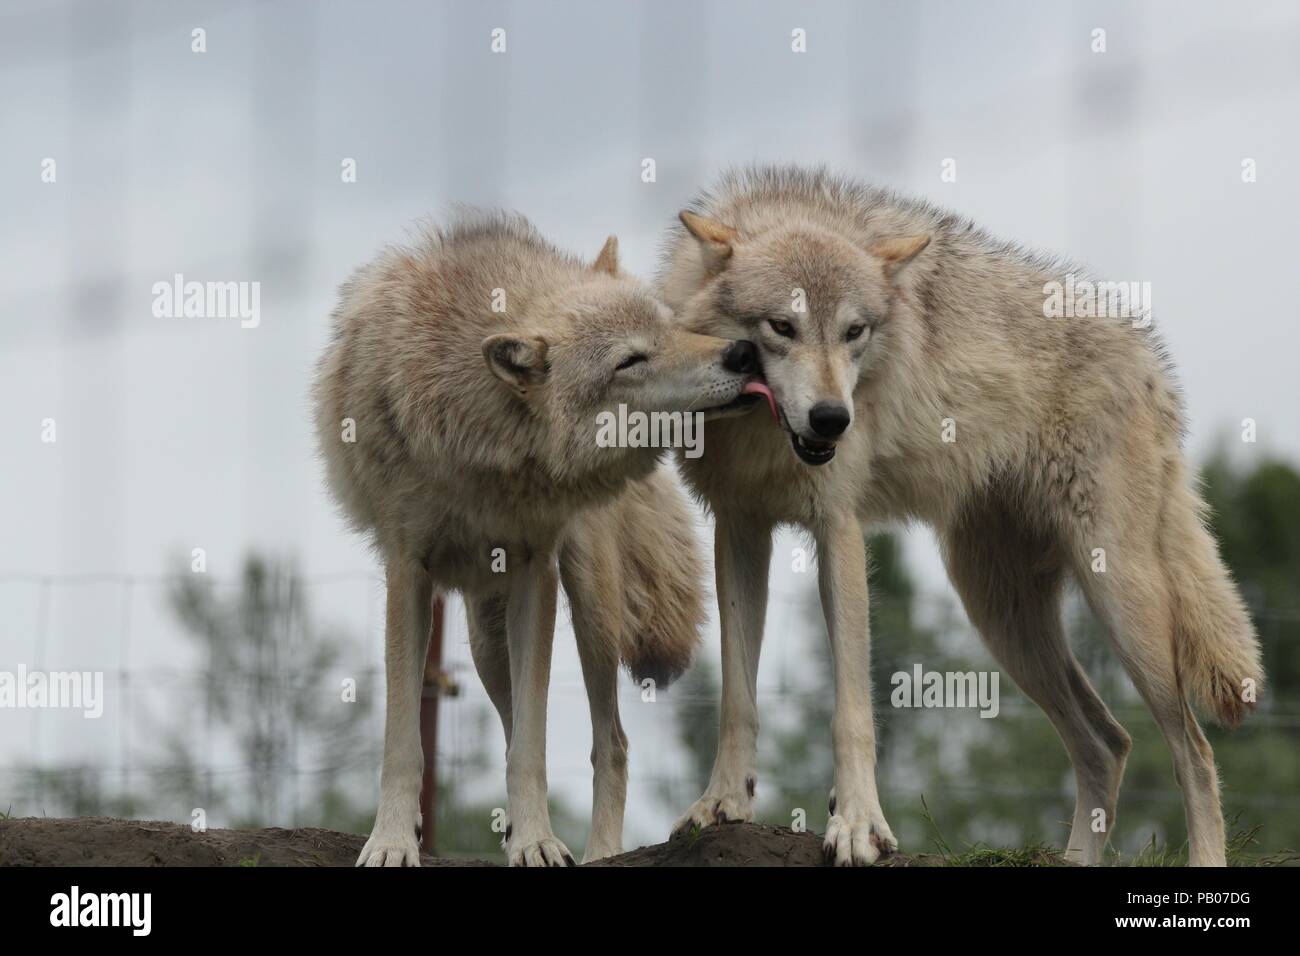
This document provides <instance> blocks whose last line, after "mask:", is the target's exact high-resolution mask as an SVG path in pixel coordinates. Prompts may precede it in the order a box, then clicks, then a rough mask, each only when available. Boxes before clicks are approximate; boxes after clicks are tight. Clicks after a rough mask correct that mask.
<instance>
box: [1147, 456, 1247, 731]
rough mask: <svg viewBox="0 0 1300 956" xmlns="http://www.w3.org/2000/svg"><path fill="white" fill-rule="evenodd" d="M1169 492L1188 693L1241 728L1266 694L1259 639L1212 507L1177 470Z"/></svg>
mask: <svg viewBox="0 0 1300 956" xmlns="http://www.w3.org/2000/svg"><path fill="white" fill-rule="evenodd" d="M1177 472H1178V473H1177V474H1176V475H1174V476H1173V478H1174V480H1172V481H1171V482H1170V486H1169V487H1168V495H1169V498H1168V502H1167V505H1166V510H1165V521H1164V528H1163V530H1162V534H1161V539H1162V540H1161V543H1162V545H1163V550H1164V554H1165V566H1166V568H1168V571H1169V579H1170V587H1171V591H1172V593H1173V598H1174V601H1173V607H1174V627H1173V641H1174V659H1175V662H1176V666H1177V671H1178V680H1179V682H1180V683H1181V684H1182V686H1183V692H1184V694H1186V695H1188V696H1189V697H1190V698H1191V699H1192V700H1193V702H1195V703H1196V704H1198V705H1199V706H1200V708H1201V709H1202V710H1204V711H1205V712H1206V714H1207V715H1208V716H1211V717H1213V718H1214V719H1215V720H1217V721H1218V722H1219V723H1220V724H1223V725H1224V726H1226V727H1235V726H1236V725H1237V724H1239V723H1240V722H1241V720H1242V718H1244V717H1245V716H1246V714H1247V713H1249V712H1250V711H1252V710H1254V709H1255V702H1256V700H1257V698H1258V694H1259V692H1260V691H1261V690H1262V689H1263V684H1264V668H1263V664H1262V663H1261V661H1260V650H1259V639H1258V638H1257V637H1256V636H1255V628H1254V626H1253V625H1252V624H1251V620H1250V615H1249V614H1248V613H1247V611H1246V607H1245V605H1244V604H1243V602H1242V600H1241V595H1240V593H1238V591H1237V587H1236V585H1235V584H1234V583H1233V581H1232V578H1231V576H1230V575H1229V574H1228V569H1227V568H1226V567H1224V564H1223V559H1222V558H1220V557H1219V549H1218V547H1217V545H1216V544H1215V541H1214V538H1213V537H1212V536H1211V535H1210V532H1209V531H1208V530H1207V528H1206V521H1205V519H1206V512H1207V510H1208V508H1207V506H1206V504H1205V502H1204V501H1203V500H1202V499H1201V497H1200V496H1199V495H1198V494H1197V493H1196V492H1195V491H1194V490H1193V489H1192V487H1191V485H1190V484H1189V482H1188V481H1187V480H1186V477H1185V475H1184V474H1182V468H1181V466H1179V467H1178V469H1177Z"/></svg>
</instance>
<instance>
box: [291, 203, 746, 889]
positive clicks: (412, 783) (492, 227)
mask: <svg viewBox="0 0 1300 956" xmlns="http://www.w3.org/2000/svg"><path fill="white" fill-rule="evenodd" d="M753 369H754V349H753V346H752V345H750V344H749V343H737V342H733V341H730V340H724V339H720V338H716V337H712V336H706V335H700V334H696V333H691V332H689V331H687V330H685V329H683V328H680V327H677V326H675V325H673V324H672V323H671V321H670V316H669V313H668V311H667V310H666V309H665V308H664V306H663V305H662V304H661V303H659V302H657V301H656V300H655V299H654V298H653V297H652V295H651V294H650V293H649V291H648V290H647V289H646V287H644V286H643V285H642V284H641V283H639V282H637V281H635V280H633V279H632V278H630V277H628V276H627V275H625V274H623V273H622V272H620V271H619V268H618V246H617V240H616V239H615V238H614V237H612V236H611V237H610V239H609V241H608V242H607V243H606V245H605V247H604V248H603V249H602V250H601V252H600V255H599V256H598V257H597V258H596V260H595V262H594V263H592V264H587V263H584V262H583V261H581V260H580V259H578V258H577V257H575V256H571V255H568V254H566V253H563V252H561V251H559V250H558V249H556V248H555V247H554V246H552V245H551V244H550V243H548V242H547V241H545V240H544V239H543V238H542V237H541V236H540V235H539V234H538V233H537V231H536V230H535V229H534V228H533V227H532V226H531V225H530V224H529V223H528V222H527V221H526V220H525V219H523V218H521V217H518V216H513V215H507V214H504V213H479V212H462V213H461V214H459V215H457V216H456V217H455V218H454V219H453V220H452V221H451V222H450V223H449V224H448V225H447V226H445V227H444V228H441V229H436V228H431V229H429V230H426V231H425V233H424V234H423V235H422V236H421V238H420V239H419V240H418V241H417V242H415V243H414V244H412V245H409V246H406V247H395V248H390V249H388V250H386V251H384V252H383V253H382V254H380V255H379V256H378V257H377V258H376V259H375V260H374V261H372V262H371V263H369V264H368V265H365V266H363V267H362V268H360V269H359V270H357V272H356V273H355V274H353V276H352V277H351V278H350V279H349V280H348V281H347V282H346V283H345V284H344V285H343V287H342V290H341V292H340V298H339V304H338V306H337V308H336V309H335V311H334V314H333V336H332V340H331V343H330V345H329V347H328V349H327V350H326V352H325V353H324V355H323V356H322V358H321V360H320V363H319V366H318V369H317V373H316V378H315V382H314V395H313V397H314V403H315V424H316V432H317V438H318V444H319V449H320V453H321V456H322V457H323V459H324V463H325V470H326V475H327V482H328V485H329V488H330V490H331V491H332V493H333V495H334V497H335V498H336V499H337V501H338V502H339V504H340V505H341V508H342V511H343V512H344V514H345V515H346V517H347V518H348V520H349V521H350V522H351V524H352V525H353V527H354V528H355V529H357V530H359V531H361V532H363V533H364V534H366V535H368V536H369V538H370V540H371V541H372V543H373V545H374V547H375V549H376V551H377V552H378V555H379V556H380V558H381V559H382V560H383V562H384V568H385V577H386V582H387V592H388V593H387V617H386V623H385V672H386V681H387V709H386V714H385V730H384V757H383V768H382V771H381V775H380V798H379V807H378V811H377V813H376V817H375V825H374V830H373V832H372V833H371V835H370V838H369V840H368V841H367V842H366V844H365V846H364V848H363V849H362V851H361V855H360V858H359V859H358V865H359V866H360V865H365V866H401V865H405V864H410V865H419V852H418V847H417V840H416V832H417V831H416V827H417V824H418V820H419V814H418V801H419V793H420V775H421V769H422V757H421V750H420V739H419V728H418V719H417V715H418V711H419V701H420V675H421V670H422V666H423V661H424V656H425V651H426V648H427V642H428V637H429V627H430V599H431V595H432V593H433V592H434V590H435V589H437V590H439V591H450V590H456V591H459V592H461V593H462V594H463V596H464V600H465V604H466V607H467V614H468V618H469V630H470V648H471V655H472V657H473V659H474V663H475V667H476V669H477V671H478V673H479V676H480V677H481V678H482V680H483V684H484V686H485V688H486V689H487V692H488V695H489V697H490V698H491V700H492V703H493V705H494V706H495V707H496V709H497V712H498V714H499V715H500V718H501V723H502V727H503V729H504V731H505V738H506V748H507V749H506V789H507V798H508V813H509V818H510V822H509V827H508V829H507V831H506V838H505V841H504V847H505V851H506V856H507V861H508V863H509V864H511V865H526V866H542V865H549V866H560V865H566V864H572V863H573V857H572V855H571V854H570V852H569V850H568V848H567V847H565V845H564V844H563V843H562V842H560V841H559V840H558V839H556V837H555V835H554V833H553V832H552V830H551V824H550V819H549V815H548V812H547V804H546V750H545V746H546V739H545V735H546V696H547V683H548V680H549V675H550V659H551V644H552V637H553V631H554V625H555V611H556V601H557V587H558V585H559V584H560V582H563V585H564V587H565V590H566V593H567V595H568V597H569V601H570V605H571V608H572V613H573V623H574V630H575V633H576V635H577V642H578V650H579V655H580V659H581V663H582V668H583V676H584V681H585V683H586V687H587V693H588V698H589V703H590V708H591V718H592V728H593V748H592V763H593V770H594V776H593V791H594V794H593V807H592V834H591V838H590V840H589V842H588V846H587V852H586V855H585V859H586V860H593V859H598V858H600V857H603V856H609V855H611V854H614V853H618V852H620V849H621V840H622V824H623V808H624V802H625V797H626V777H627V772H626V762H627V738H626V736H625V735H624V733H623V729H622V726H621V724H620V722H619V715H618V702H617V697H616V680H617V670H618V662H619V660H620V658H621V659H622V661H623V662H624V663H625V664H626V665H627V666H628V668H629V669H630V670H631V671H632V673H633V674H634V676H636V677H638V678H645V677H648V678H651V679H654V680H656V681H658V682H659V683H660V684H664V683H667V682H668V681H670V680H671V679H672V678H673V677H675V676H677V675H678V674H680V673H681V672H682V671H683V670H684V669H685V668H686V666H687V665H688V664H689V662H690V658H691V654H692V652H693V650H694V647H695V645H696V643H697V640H698V637H697V633H698V628H699V626H700V624H701V621H702V619H703V602H702V597H701V571H700V561H699V557H698V555H697V554H696V544H695V542H694V539H693V536H692V534H691V531H690V521H689V515H688V513H687V511H686V502H685V498H684V496H683V495H682V494H681V493H680V492H679V491H678V490H677V486H676V484H675V483H674V482H673V481H672V479H671V475H670V474H669V473H667V472H665V471H663V470H662V469H659V456H660V455H661V454H663V452H661V450H660V449H657V448H653V447H627V448H625V447H600V446H598V443H597V441H596V430H597V418H598V416H599V415H600V413H601V412H604V411H608V410H609V409H610V408H612V407H615V406H619V405H626V406H627V407H628V408H630V409H632V410H633V411H638V412H643V413H646V414H652V413H658V412H669V413H672V412H692V413H694V412H703V413H711V414H715V415H723V414H727V413H731V412H735V411H737V410H742V409H743V406H744V404H745V403H746V402H752V401H754V400H755V396H754V395H753V394H752V393H751V392H749V391H748V390H747V389H746V386H747V385H748V384H749V383H750V382H751V380H752V379H753V378H754V375H753Z"/></svg>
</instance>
